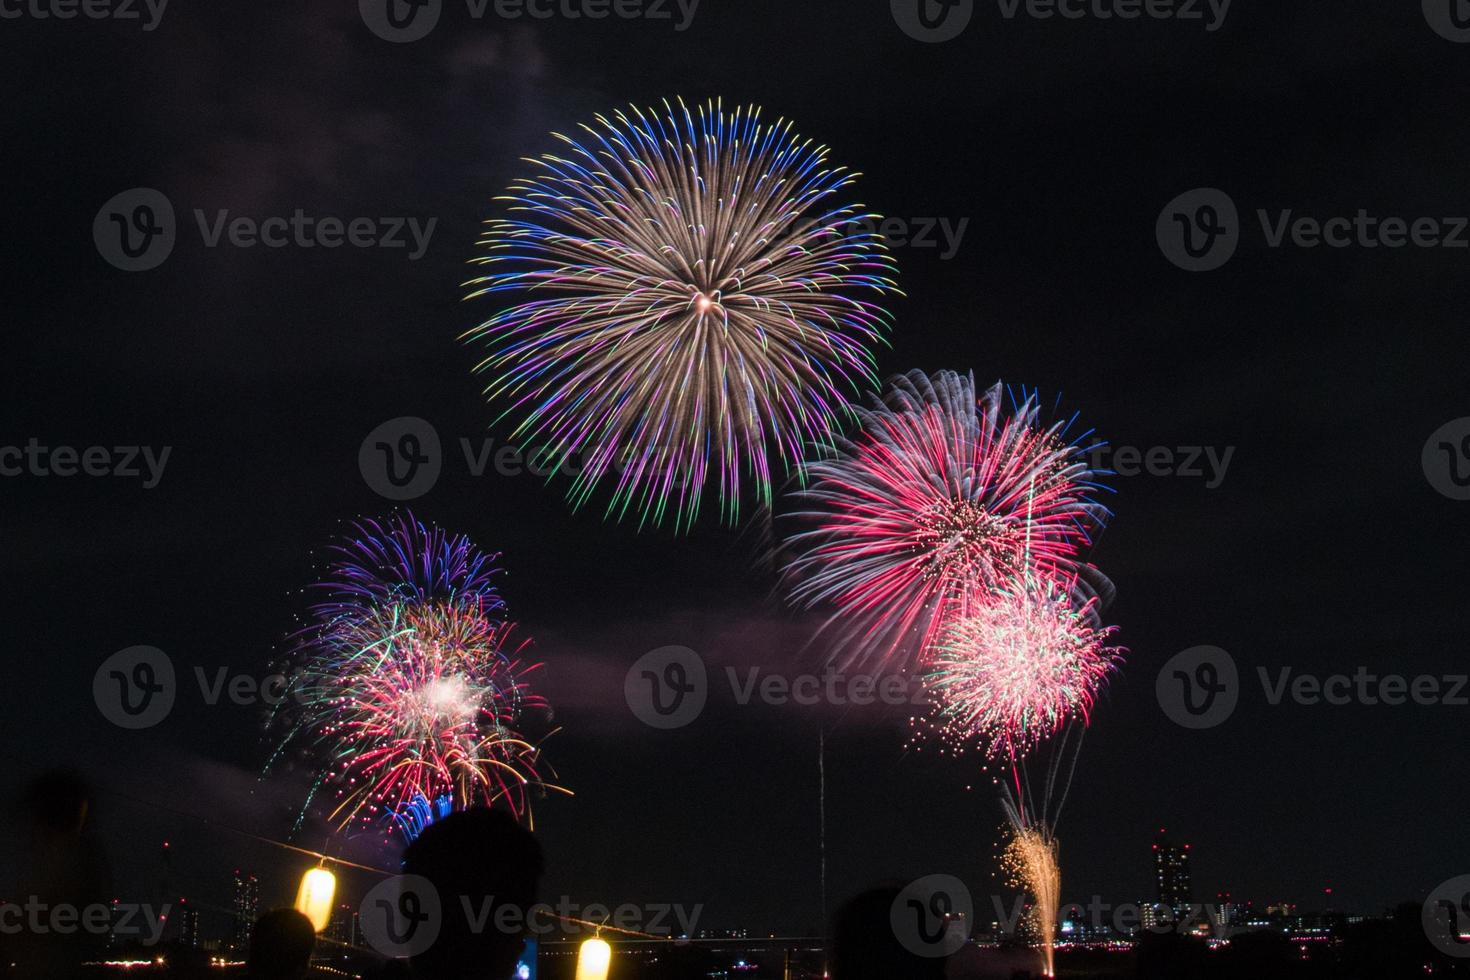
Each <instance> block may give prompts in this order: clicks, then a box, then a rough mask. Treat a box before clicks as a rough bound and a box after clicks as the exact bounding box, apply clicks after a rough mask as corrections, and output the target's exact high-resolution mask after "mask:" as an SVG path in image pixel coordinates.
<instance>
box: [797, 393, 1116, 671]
mask: <svg viewBox="0 0 1470 980" xmlns="http://www.w3.org/2000/svg"><path fill="white" fill-rule="evenodd" d="M1007 401H1009V405H1010V407H1009V410H1007V408H1006V406H1005V403H1006V402H1007ZM1041 414H1042V411H1041V406H1040V404H1039V402H1038V400H1037V398H1036V396H1035V395H1034V394H1025V393H1022V394H1021V396H1019V397H1017V396H1016V395H1014V394H1012V395H1010V396H1009V397H1008V396H1007V394H1006V392H1005V391H1004V390H1003V389H1002V387H1001V386H1000V385H999V384H996V385H995V386H994V387H992V388H991V389H990V390H988V391H986V392H985V393H984V395H983V396H981V397H978V398H977V397H976V391H975V381H974V377H973V376H961V375H959V374H956V373H954V372H952V371H943V372H940V373H938V374H936V375H934V376H932V377H931V376H929V375H926V374H923V373H921V372H911V373H910V374H908V375H906V376H903V377H900V378H898V379H897V380H896V381H895V382H894V383H893V385H892V387H891V388H890V390H889V392H888V394H887V395H886V397H885V398H884V400H883V402H882V403H881V404H879V405H878V406H877V407H875V408H873V409H871V410H863V411H860V413H859V415H860V418H861V422H862V428H861V431H860V432H859V434H858V435H857V436H856V437H855V438H854V439H853V440H851V441H849V442H845V443H844V444H842V445H841V447H840V448H839V451H838V453H837V454H836V455H835V456H834V457H832V458H830V459H827V460H823V461H821V462H818V463H816V464H814V465H813V466H812V467H811V474H812V482H811V484H810V486H809V487H808V488H807V489H805V490H804V491H801V492H800V493H799V494H798V500H799V506H798V508H797V512H796V514H795V515H794V517H795V519H796V520H797V521H799V522H801V530H799V531H798V532H797V533H795V534H793V535H791V536H790V537H789V539H788V541H787V545H788V546H789V549H790V551H791V559H790V561H789V563H788V565H787V568H786V572H787V575H786V578H787V584H788V594H789V596H790V598H791V599H792V601H794V602H796V603H797V604H800V605H803V606H807V607H826V608H832V609H835V612H834V613H833V615H832V616H831V617H830V619H829V620H828V621H827V624H826V626H825V627H824V629H830V630H831V631H832V632H833V634H834V636H833V639H834V643H835V645H836V647H837V651H838V652H837V659H839V660H840V661H841V662H843V663H844V665H847V666H852V665H874V664H877V665H881V666H883V667H885V668H893V669H903V668H907V667H910V666H912V665H913V664H914V663H915V662H916V661H921V660H922V658H924V657H925V656H927V655H928V653H929V651H930V650H931V649H932V648H933V646H934V644H935V642H936V641H937V640H938V638H939V635H940V632H941V631H942V630H943V629H944V628H945V627H946V626H947V625H948V624H950V623H952V622H953V621H955V620H956V619H958V618H963V617H964V616H966V615H968V614H969V613H971V612H973V611H976V610H977V609H978V608H979V607H981V606H983V605H985V604H986V603H988V602H989V601H990V597H989V596H990V593H991V592H992V591H993V590H994V589H996V588H999V587H1002V586H1003V585H1004V584H1005V583H1007V582H1010V581H1014V580H1016V579H1024V578H1026V577H1028V576H1029V577H1037V578H1046V579H1055V580H1058V581H1064V582H1068V583H1072V586H1071V587H1075V586H1076V583H1078V582H1079V576H1080V575H1081V573H1082V572H1084V571H1090V570H1089V569H1087V568H1086V566H1085V565H1084V563H1083V562H1082V559H1081V557H1080V555H1081V553H1082V551H1083V550H1084V549H1085V548H1086V547H1087V546H1088V545H1089V544H1090V543H1091V535H1092V533H1093V532H1094V530H1095V529H1097V528H1098V527H1100V526H1101V525H1102V524H1103V522H1104V521H1105V519H1106V517H1107V510H1106V508H1104V507H1103V506H1102V505H1100V504H1099V503H1097V502H1096V501H1095V500H1094V494H1096V493H1097V492H1098V491H1100V490H1101V489H1103V488H1102V487H1101V486H1100V484H1099V483H1098V476H1099V474H1098V473H1096V472H1095V471H1094V470H1093V469H1092V467H1091V466H1090V464H1089V462H1088V458H1087V457H1088V454H1089V452H1090V451H1091V450H1092V449H1093V448H1095V446H1096V445H1097V443H1096V442H1094V441H1092V440H1091V433H1083V434H1082V435H1081V436H1078V437H1073V436H1071V435H1070V434H1069V433H1070V430H1071V428H1072V425H1073V421H1074V420H1072V419H1066V420H1063V421H1059V422H1055V423H1052V424H1049V425H1048V424H1045V423H1044V422H1043V421H1042V419H1041Z"/></svg>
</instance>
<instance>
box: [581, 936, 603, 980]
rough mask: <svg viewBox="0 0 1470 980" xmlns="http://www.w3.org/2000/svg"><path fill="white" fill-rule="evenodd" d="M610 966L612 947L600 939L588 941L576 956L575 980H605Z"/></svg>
mask: <svg viewBox="0 0 1470 980" xmlns="http://www.w3.org/2000/svg"><path fill="white" fill-rule="evenodd" d="M611 965H612V947H611V946H609V945H608V944H607V943H606V942H604V941H603V940H601V939H597V938H593V939H589V940H587V941H586V942H584V943H583V944H582V951H581V952H580V953H579V954H578V955H577V980H607V971H608V968H609V967H610V966H611Z"/></svg>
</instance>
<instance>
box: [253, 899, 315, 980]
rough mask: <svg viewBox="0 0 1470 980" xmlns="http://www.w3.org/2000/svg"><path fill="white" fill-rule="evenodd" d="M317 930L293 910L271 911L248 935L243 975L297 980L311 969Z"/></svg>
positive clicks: (262, 917) (308, 920)
mask: <svg viewBox="0 0 1470 980" xmlns="http://www.w3.org/2000/svg"><path fill="white" fill-rule="evenodd" d="M315 946H316V930H314V929H313V928H312V927H311V920H310V919H308V918H307V917H306V916H304V915H302V914H301V913H300V912H298V911H296V910H295V909H272V910H271V911H269V912H267V913H266V914H265V915H262V916H261V917H260V919H259V921H257V922H256V923H255V928H254V929H253V930H251V933H250V957H249V962H248V964H247V969H246V971H245V972H246V975H247V976H250V977H260V978H263V980H300V978H301V977H304V976H306V971H307V970H308V969H309V968H310V966H311V952H312V950H313V949H314V948H315Z"/></svg>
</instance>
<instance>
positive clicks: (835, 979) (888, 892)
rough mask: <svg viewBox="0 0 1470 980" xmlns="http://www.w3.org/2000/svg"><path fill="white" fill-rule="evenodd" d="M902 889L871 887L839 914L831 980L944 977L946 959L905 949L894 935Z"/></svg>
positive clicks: (918, 979)
mask: <svg viewBox="0 0 1470 980" xmlns="http://www.w3.org/2000/svg"><path fill="white" fill-rule="evenodd" d="M902 892H903V889H901V888H899V887H897V886H891V887H881V888H872V889H869V890H868V891H865V892H863V893H862V894H860V895H858V896H856V897H855V898H853V899H851V900H849V901H848V903H847V904H846V905H844V906H843V907H842V908H841V910H840V911H838V913H837V922H836V924H835V928H834V929H833V932H832V955H831V962H830V966H831V969H832V980H893V978H895V977H903V978H904V980H929V978H935V980H938V978H942V977H943V976H944V962H945V961H944V959H943V958H939V957H926V956H920V955H918V954H917V953H914V952H911V951H910V950H908V949H906V948H905V947H904V945H903V943H901V942H899V939H898V936H897V935H895V934H894V930H893V921H892V911H893V903H894V902H895V901H897V900H898V897H899V895H900V894H902Z"/></svg>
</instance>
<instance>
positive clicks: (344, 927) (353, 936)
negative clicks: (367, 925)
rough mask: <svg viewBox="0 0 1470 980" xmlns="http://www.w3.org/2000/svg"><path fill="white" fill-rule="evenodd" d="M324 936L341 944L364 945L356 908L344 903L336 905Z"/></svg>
mask: <svg viewBox="0 0 1470 980" xmlns="http://www.w3.org/2000/svg"><path fill="white" fill-rule="evenodd" d="M326 938H328V939H330V940H331V941H332V942H333V943H337V944H339V945H341V946H362V945H364V941H363V938H362V922H361V920H360V919H359V918H358V915H357V910H356V909H354V908H353V907H352V906H351V905H347V904H345V903H344V904H342V905H339V906H337V911H336V912H334V913H333V914H332V921H331V924H329V925H328V926H327V932H326Z"/></svg>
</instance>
